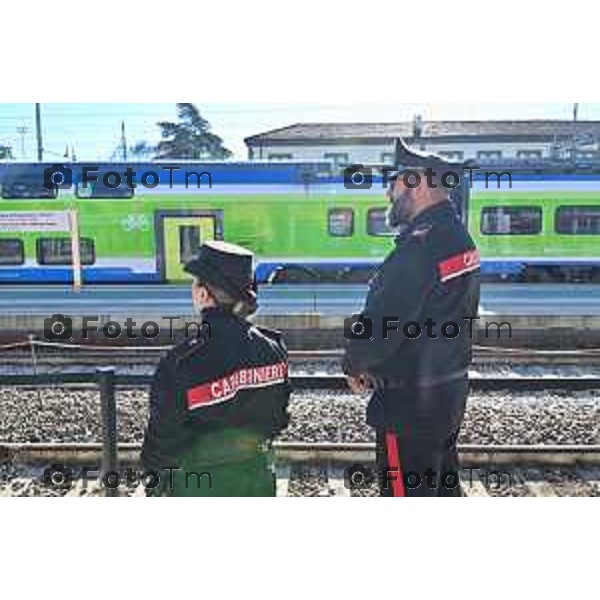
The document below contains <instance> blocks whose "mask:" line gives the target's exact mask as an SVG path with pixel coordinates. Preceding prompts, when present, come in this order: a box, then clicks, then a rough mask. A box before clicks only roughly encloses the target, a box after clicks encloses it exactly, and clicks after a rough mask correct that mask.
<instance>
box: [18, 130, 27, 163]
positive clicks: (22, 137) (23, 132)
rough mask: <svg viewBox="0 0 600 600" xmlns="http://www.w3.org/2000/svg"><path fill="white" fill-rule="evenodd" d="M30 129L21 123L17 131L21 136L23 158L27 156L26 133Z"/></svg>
mask: <svg viewBox="0 0 600 600" xmlns="http://www.w3.org/2000/svg"><path fill="white" fill-rule="evenodd" d="M28 131H29V127H26V126H25V125H21V127H17V133H18V134H19V135H20V136H21V158H25V134H26V133H27V132H28Z"/></svg>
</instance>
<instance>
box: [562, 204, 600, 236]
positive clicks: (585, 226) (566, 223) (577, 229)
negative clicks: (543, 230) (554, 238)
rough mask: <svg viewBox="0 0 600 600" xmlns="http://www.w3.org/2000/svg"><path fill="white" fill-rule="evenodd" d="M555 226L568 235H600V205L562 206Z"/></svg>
mask: <svg viewBox="0 0 600 600" xmlns="http://www.w3.org/2000/svg"><path fill="white" fill-rule="evenodd" d="M555 228H556V233H562V234H567V235H569V234H570V235H600V206H561V207H559V208H558V209H557V210H556V221H555Z"/></svg>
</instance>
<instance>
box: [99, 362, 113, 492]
mask: <svg viewBox="0 0 600 600" xmlns="http://www.w3.org/2000/svg"><path fill="white" fill-rule="evenodd" d="M96 374H97V376H98V387H99V388H100V405H101V410H102V468H101V475H102V479H103V481H104V480H105V475H106V474H107V473H116V472H117V401H116V396H115V370H114V368H113V367H105V368H99V369H97V370H96ZM106 483H113V482H111V481H109V482H105V488H104V489H105V493H106V496H111V497H114V496H117V495H118V494H117V488H116V487H115V488H111V487H109V486H107V485H106Z"/></svg>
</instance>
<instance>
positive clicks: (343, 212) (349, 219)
mask: <svg viewBox="0 0 600 600" xmlns="http://www.w3.org/2000/svg"><path fill="white" fill-rule="evenodd" d="M328 228H329V235H333V236H335V237H347V236H351V235H353V234H354V211H353V210H352V209H351V208H332V209H330V211H329V214H328Z"/></svg>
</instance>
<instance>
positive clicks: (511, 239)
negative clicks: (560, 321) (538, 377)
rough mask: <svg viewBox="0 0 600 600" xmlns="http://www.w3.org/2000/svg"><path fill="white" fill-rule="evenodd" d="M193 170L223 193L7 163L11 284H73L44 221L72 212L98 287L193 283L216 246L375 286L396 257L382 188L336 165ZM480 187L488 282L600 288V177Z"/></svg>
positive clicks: (472, 220) (288, 275) (273, 274)
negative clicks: (346, 181)
mask: <svg viewBox="0 0 600 600" xmlns="http://www.w3.org/2000/svg"><path fill="white" fill-rule="evenodd" d="M135 166H136V168H137V169H138V170H140V167H141V165H135ZM191 167H194V168H195V169H196V172H199V171H200V168H202V169H204V171H202V173H203V174H206V173H207V172H208V171H214V172H216V173H219V169H221V170H222V173H221V178H220V179H219V185H216V184H213V185H212V187H211V186H207V185H205V186H200V187H197V186H195V185H193V186H192V185H190V186H188V187H186V186H185V185H184V184H183V182H182V181H181V180H178V181H175V182H174V184H173V186H172V187H170V186H163V185H159V186H157V187H155V188H143V187H142V186H139V187H138V188H136V189H135V190H131V189H129V188H126V186H120V187H117V188H114V189H113V188H109V187H107V186H104V185H103V184H96V185H88V186H87V187H86V188H85V189H84V188H83V186H82V185H81V183H80V182H77V180H75V181H73V182H72V184H71V185H70V186H68V189H59V190H52V192H49V191H48V190H47V189H46V188H45V187H44V186H43V185H42V183H43V180H42V175H43V173H42V171H45V170H47V169H49V168H50V167H49V166H47V165H37V166H36V170H35V173H33V172H32V167H29V168H24V167H23V166H21V167H19V168H18V169H17V168H12V166H11V165H5V166H4V169H3V170H0V181H1V182H2V199H1V200H0V282H1V283H7V284H15V283H42V282H43V283H68V282H70V281H72V277H73V273H72V257H71V242H70V238H69V234H68V232H67V231H61V230H58V229H57V228H56V227H52V226H50V225H49V224H48V223H49V222H47V221H44V219H45V218H47V219H50V218H51V217H52V216H53V215H54V216H55V215H56V214H59V213H64V212H65V211H68V210H76V211H77V214H78V219H79V230H80V243H81V259H82V276H83V281H84V283H135V282H142V283H149V282H154V283H157V284H160V283H173V282H181V281H184V280H185V279H186V276H185V274H184V272H183V270H182V265H183V263H185V262H186V261H187V260H189V258H190V257H191V256H192V255H193V253H194V252H195V251H196V249H197V248H198V246H199V244H200V243H201V242H202V241H204V240H208V239H224V240H227V241H230V242H234V243H237V244H242V245H244V246H247V247H248V248H250V249H252V250H253V251H254V252H255V254H256V259H257V278H258V280H259V282H262V283H264V282H277V281H285V282H287V283H289V282H294V281H297V282H308V281H311V282H312V281H327V282H344V281H349V282H350V281H351V282H358V281H364V280H365V279H366V278H367V277H368V276H369V274H370V273H371V272H372V271H373V269H374V268H375V267H376V266H377V265H378V264H379V263H380V262H381V260H382V259H383V257H384V256H385V255H386V254H387V253H388V252H389V250H390V246H391V244H392V239H393V238H392V236H393V235H394V233H393V232H391V231H390V230H389V229H388V228H387V226H386V221H385V216H386V211H387V201H386V199H385V196H384V190H383V189H382V186H381V185H375V184H374V185H373V187H372V188H371V189H370V190H351V189H350V190H349V189H346V187H345V186H344V185H343V182H342V181H339V180H336V178H334V177H332V176H331V174H330V172H329V173H328V171H327V169H328V165H323V164H303V165H299V164H278V165H254V164H251V163H238V164H237V165H236V164H235V163H220V164H216V165H209V164H204V165H201V167H200V166H198V165H191ZM267 167H268V168H267ZM77 168H81V166H80V165H77ZM106 168H108V167H106ZM111 168H112V169H117V167H116V166H114V165H113V166H112V167H111ZM124 168H125V165H119V166H118V169H119V171H123V170H124ZM144 168H146V169H154V170H156V169H157V165H156V164H150V165H144ZM236 168H237V171H236ZM73 169H75V165H73ZM224 174H225V175H224ZM469 192H470V193H469V194H468V201H467V197H466V196H465V198H464V200H463V202H464V204H463V205H462V206H461V208H462V210H463V216H464V218H465V219H466V220H467V223H468V226H469V229H470V231H471V234H472V235H473V237H474V239H475V241H476V243H477V245H478V247H479V249H480V251H481V255H482V272H483V274H484V276H489V277H494V278H502V279H508V278H510V279H513V280H532V279H533V280H561V281H564V280H572V279H581V278H585V279H588V280H589V279H592V280H597V279H599V274H600V237H599V236H600V175H595V174H586V175H578V174H563V175H561V174H554V175H552V174H537V175H531V176H528V175H526V174H521V175H519V176H518V177H515V178H514V179H513V182H512V186H511V187H509V186H508V183H505V182H501V184H500V189H498V188H497V186H496V185H495V184H493V185H492V184H490V185H489V187H488V188H487V189H486V185H485V182H482V181H475V183H474V185H473V186H472V189H470V190H469ZM44 215H46V216H44Z"/></svg>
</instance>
